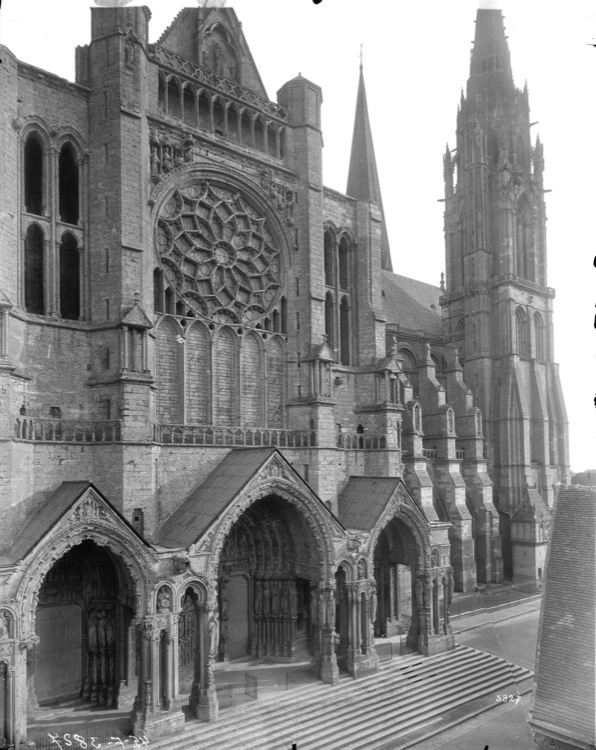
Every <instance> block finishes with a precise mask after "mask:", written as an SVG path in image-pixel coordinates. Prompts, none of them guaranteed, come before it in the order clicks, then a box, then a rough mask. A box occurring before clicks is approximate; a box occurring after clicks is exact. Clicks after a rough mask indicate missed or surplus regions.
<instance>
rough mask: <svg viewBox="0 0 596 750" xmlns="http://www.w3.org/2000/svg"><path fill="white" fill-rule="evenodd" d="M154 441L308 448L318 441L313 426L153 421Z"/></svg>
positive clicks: (185, 443)
mask: <svg viewBox="0 0 596 750" xmlns="http://www.w3.org/2000/svg"><path fill="white" fill-rule="evenodd" d="M153 440H154V441H155V442H156V443H175V444H179V445H237V446H247V447H254V446H269V445H275V446H279V447H280V448H311V447H314V446H316V445H317V433H316V432H315V431H313V430H277V429H273V428H272V429H267V428H266V427H214V426H212V425H182V424H155V425H153Z"/></svg>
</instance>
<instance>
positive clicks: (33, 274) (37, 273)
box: [25, 224, 45, 315]
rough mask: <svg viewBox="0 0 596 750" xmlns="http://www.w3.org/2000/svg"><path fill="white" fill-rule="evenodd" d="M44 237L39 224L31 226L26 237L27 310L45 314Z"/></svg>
mask: <svg viewBox="0 0 596 750" xmlns="http://www.w3.org/2000/svg"><path fill="white" fill-rule="evenodd" d="M44 286H45V284H44V235H43V231H42V229H41V227H40V226H39V224H31V225H30V226H29V228H28V229H27V234H26V235H25V308H26V309H27V312H30V313H35V314H36V315H43V314H44V311H45V310H44Z"/></svg>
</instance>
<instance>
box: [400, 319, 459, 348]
mask: <svg viewBox="0 0 596 750" xmlns="http://www.w3.org/2000/svg"><path fill="white" fill-rule="evenodd" d="M387 333H392V334H394V335H395V334H396V333H401V334H404V335H406V336H415V337H416V338H424V339H427V341H434V342H435V343H437V344H446V343H448V342H449V341H451V336H450V335H448V334H443V333H442V334H436V333H428V331H425V330H423V329H422V328H416V329H414V328H406V327H405V326H402V325H400V324H399V323H388V324H387Z"/></svg>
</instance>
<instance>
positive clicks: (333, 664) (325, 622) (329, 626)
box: [319, 583, 339, 685]
mask: <svg viewBox="0 0 596 750" xmlns="http://www.w3.org/2000/svg"><path fill="white" fill-rule="evenodd" d="M319 634H320V635H319V637H320V641H321V653H320V657H319V675H320V677H321V680H323V682H326V683H328V684H329V685H336V684H337V682H338V681H339V668H338V666H337V657H336V656H335V639H336V633H335V583H321V584H320V586H319Z"/></svg>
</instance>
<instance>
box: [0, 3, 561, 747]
mask: <svg viewBox="0 0 596 750" xmlns="http://www.w3.org/2000/svg"><path fill="white" fill-rule="evenodd" d="M483 13H485V12H483V11H480V14H481V16H480V17H479V18H480V20H483V19H484V21H486V22H487V23H488V21H487V18H488V20H490V21H491V23H489V24H488V26H487V23H484V21H483V23H480V24H479V25H477V34H482V33H486V34H489V36H490V34H492V35H493V36H494V37H495V39H497V41H498V40H499V39H500V36H499V35H500V34H502V30H499V29H498V28H493V27H492V26H491V24H492V20H494V18H496V16H493V15H491V16H490V17H486V16H483V15H482V14H483ZM491 13H493V12H491ZM494 13H497V12H496V11H495V12H494ZM91 14H92V33H91V42H90V44H89V45H86V46H84V47H79V48H77V51H76V62H77V66H76V70H77V72H76V82H74V83H70V82H67V81H65V80H63V79H59V78H57V77H55V76H53V75H51V74H49V73H45V72H43V71H39V70H37V69H35V68H32V67H31V66H29V65H27V64H26V63H24V62H21V61H18V60H16V59H15V57H14V56H13V55H12V54H11V52H10V51H9V50H7V49H3V51H2V59H3V64H2V66H0V76H2V84H1V86H0V92H1V93H0V96H1V97H2V105H3V112H4V113H5V117H4V119H3V121H2V124H1V125H0V142H1V143H2V153H3V156H4V179H3V181H2V186H1V188H0V210H2V215H3V216H4V230H3V239H2V247H1V254H2V255H1V257H2V263H0V393H1V394H2V398H1V400H0V403H1V408H2V411H1V415H0V438H1V439H0V451H1V455H0V467H1V468H0V503H1V507H2V520H3V523H2V525H1V526H0V555H1V556H0V607H2V609H1V611H0V618H1V619H0V640H1V641H2V645H0V669H1V670H3V672H2V676H3V678H4V683H3V684H5V685H7V686H8V687H7V689H6V690H5V691H4V693H3V698H2V700H3V703H2V705H0V715H1V716H2V717H3V718H2V721H3V724H2V726H1V727H0V737H1V736H4V737H5V738H7V739H8V740H9V742H18V741H20V740H21V739H23V738H25V737H26V732H27V727H26V714H27V710H29V711H34V710H35V708H36V706H38V704H39V701H40V700H41V702H42V703H43V701H44V700H47V699H48V695H47V689H46V686H47V679H48V675H49V674H50V673H51V672H52V670H56V669H58V670H59V672H60V675H61V681H60V686H61V687H60V688H57V690H58V691H59V692H60V695H56V696H55V697H67V696H69V695H70V694H72V693H73V692H78V693H80V694H81V695H82V696H83V697H84V698H86V699H89V700H91V701H94V702H97V703H99V704H104V705H113V706H119V707H125V706H126V705H127V704H126V701H127V700H128V698H130V699H131V701H132V699H133V698H134V705H133V706H132V715H133V717H134V726H135V729H137V730H139V731H140V730H143V731H146V732H147V733H148V735H151V736H152V737H158V736H160V735H162V734H167V733H171V732H176V731H177V730H178V729H179V728H180V725H181V723H182V722H183V720H184V715H183V713H182V708H181V707H182V702H183V699H186V700H187V701H188V704H189V706H190V708H191V710H192V711H193V712H194V713H195V715H196V716H197V717H199V718H202V719H206V720H209V719H213V718H215V717H216V716H217V712H218V703H217V696H216V689H215V682H214V664H215V662H216V661H218V660H224V661H226V660H228V659H229V658H235V657H237V656H242V655H246V654H252V655H255V656H258V657H264V656H267V657H268V658H277V659H282V660H290V661H291V660H292V659H293V658H295V656H296V654H297V653H298V652H299V650H300V648H306V649H307V650H308V652H309V653H310V655H311V656H312V659H313V668H314V669H315V670H316V672H317V673H318V674H319V676H320V677H321V679H323V680H324V681H326V682H330V683H335V682H336V681H337V679H338V674H339V670H340V669H343V670H346V671H347V672H349V673H350V674H352V675H358V674H362V673H364V672H367V671H373V670H375V669H376V668H377V667H378V657H377V655H376V652H375V646H374V637H375V635H377V636H378V635H388V634H393V635H395V634H402V635H403V636H404V639H406V640H407V642H408V643H409V644H410V645H411V646H414V647H415V648H417V649H418V650H419V651H420V652H421V653H424V654H431V653H437V652H439V651H441V650H445V649H450V648H452V647H453V636H452V635H451V629H450V625H449V606H450V602H451V597H452V593H453V591H454V590H457V591H470V590H473V589H474V587H475V586H476V585H477V583H492V582H499V581H501V580H502V578H503V555H504V556H505V560H511V559H513V561H514V563H513V565H514V567H513V571H512V572H513V575H514V576H516V575H520V576H523V577H530V578H532V577H539V573H538V569H539V568H540V567H541V566H540V565H539V564H538V563H536V560H539V561H540V560H541V559H542V557H541V555H543V550H544V543H545V542H544V537H543V536H540V534H539V533H537V532H536V529H539V528H540V524H541V523H542V524H543V525H544V521H545V518H546V517H547V516H548V515H549V513H550V511H549V509H548V505H549V503H550V502H551V501H552V496H553V484H554V483H555V482H556V481H557V480H558V479H560V478H561V477H562V476H563V474H564V473H565V471H566V463H567V460H566V437H565V414H564V407H563V402H562V398H561V394H560V388H559V386H558V379H557V370H556V365H555V364H554V363H553V360H552V343H551V334H550V330H551V318H552V297H553V293H552V290H551V289H550V288H548V287H546V286H545V285H546V276H545V274H546V271H545V251H544V202H543V197H542V191H541V184H542V183H541V169H542V167H541V164H542V161H541V159H542V157H541V154H542V151H541V146H539V145H537V146H536V148H535V149H534V150H533V151H531V150H530V146H529V145H528V143H527V134H528V133H529V129H528V124H527V120H528V117H527V98H526V99H524V97H523V96H522V95H521V94H519V92H515V91H514V90H513V89H511V92H510V93H511V96H512V97H513V98H512V99H511V101H514V102H515V104H512V105H511V106H512V107H513V109H512V110H511V111H509V110H507V112H506V116H505V115H503V116H502V117H501V119H500V121H499V122H500V125H499V127H502V128H503V132H502V133H501V132H500V131H499V133H495V134H494V137H495V138H496V139H497V142H498V143H500V142H501V141H503V143H505V142H507V143H509V140H507V139H508V138H509V135H508V134H509V131H510V130H511V131H512V132H513V130H512V129H516V128H517V130H516V133H517V131H519V133H520V135H519V139H518V140H517V141H515V143H518V142H519V143H521V144H523V149H522V150H523V154H522V151H521V150H519V149H521V148H522V147H521V146H519V148H518V146H512V147H511V148H512V149H513V151H508V150H507V148H509V147H506V146H505V145H503V147H502V149H501V150H500V151H499V154H500V155H499V157H498V160H497V161H496V162H495V163H494V164H493V163H492V162H489V155H490V154H494V153H496V151H495V149H494V147H492V146H491V148H492V149H493V150H491V151H489V150H488V149H489V140H490V137H492V136H491V133H492V131H490V132H489V126H490V127H493V126H491V125H490V123H487V120H486V111H485V110H482V107H483V106H485V105H483V104H482V102H483V99H482V96H483V94H482V91H483V85H484V83H483V81H484V80H485V79H486V81H488V83H487V86H488V88H489V89H490V90H491V91H492V88H491V86H492V83H491V82H490V81H492V79H490V80H489V78H487V76H489V77H490V75H492V74H488V73H487V72H486V71H485V72H482V73H480V72H479V71H482V70H483V68H482V65H484V64H485V63H484V62H482V61H480V62H479V61H478V60H476V59H475V58H473V63H472V75H471V78H470V84H469V93H468V98H469V99H470V101H473V102H474V104H469V103H468V102H467V100H466V101H465V102H464V104H465V106H464V107H463V109H462V110H461V111H460V115H459V118H460V120H459V121H458V123H459V124H458V151H457V153H458V156H457V157H456V161H457V164H458V175H460V177H461V179H462V181H463V175H464V174H469V175H471V177H470V178H469V180H467V181H466V182H465V186H464V185H463V184H462V185H460V184H459V182H458V186H454V184H453V179H452V174H453V167H454V162H453V158H452V157H451V156H450V155H449V156H448V157H446V184H447V193H446V238H447V259H448V274H447V287H446V288H445V287H444V286H442V287H441V288H436V287H431V286H430V285H424V284H421V283H420V282H414V281H413V280H411V279H404V278H403V277H399V276H397V275H395V274H393V273H392V271H391V266H390V256H389V254H388V253H389V248H388V241H387V236H386V233H385V232H384V223H383V211H382V203H381V200H380V190H379V184H378V176H377V174H376V164H375V161H374V150H373V149H372V136H371V129H370V123H369V121H368V113H367V109H366V97H365V92H364V80H363V78H362V75H361V81H360V90H359V95H358V102H357V111H356V125H355V130H354V146H353V152H352V159H351V167H350V179H349V186H350V187H349V192H350V195H343V194H340V193H338V192H336V191H333V190H329V189H327V188H325V186H324V185H323V183H322V133H321V102H322V95H321V90H320V88H319V87H318V86H316V85H315V84H314V83H312V82H310V81H308V80H306V79H304V78H302V77H301V76H299V77H297V78H295V79H293V80H291V81H289V82H287V83H286V84H285V85H284V86H283V87H282V88H281V89H280V91H279V92H278V96H277V103H274V102H271V101H269V99H268V98H267V96H266V92H265V91H264V89H263V86H262V83H261V80H260V77H259V74H258V71H257V70H256V68H255V66H254V63H253V60H252V56H251V54H250V51H249V49H248V46H247V43H246V40H245V38H244V36H243V33H242V30H241V26H240V24H239V22H238V20H237V18H236V15H235V13H234V11H233V10H231V9H224V8H195V9H187V10H183V11H181V13H180V14H179V15H178V16H177V17H176V19H175V20H174V22H173V23H172V25H171V26H170V28H169V29H168V30H167V31H166V32H165V33H164V34H163V35H162V37H161V39H160V40H159V41H158V42H157V43H156V44H153V45H150V44H149V43H148V24H149V18H150V13H149V11H148V10H147V9H146V8H93V9H92V11H91ZM499 18H500V14H499ZM479 29H480V31H479ZM482 29H484V32H483V31H482ZM487 29H488V31H487ZM503 44H504V42H503ZM483 45H484V41H483V39H482V38H480V39H479V40H478V41H477V45H476V48H477V49H479V50H482V48H483ZM476 55H477V57H478V55H480V52H477V53H476ZM482 60H484V58H482ZM507 65H508V63H507ZM507 70H508V68H507ZM481 75H484V76H485V79H481V78H480V77H479V76H481ZM495 75H496V73H495ZM489 84H490V85H489ZM477 90H478V91H479V92H480V94H478V96H479V97H480V98H478V97H477V96H476V91H477ZM518 94H519V96H518ZM520 97H521V98H520ZM507 101H508V102H509V101H510V99H507ZM494 127H496V125H495V126H494ZM507 128H509V130H507ZM524 128H525V129H524ZM506 136H507V137H506ZM499 139H501V141H500V140H499ZM520 139H521V140H520ZM491 143H492V141H491ZM474 144H476V145H474ZM469 149H472V151H470V150H469ZM473 149H476V151H477V153H476V152H475V151H473ZM515 149H518V150H517V151H515ZM474 154H475V156H474ZM515 154H517V157H515ZM476 157H478V158H476ZM490 158H492V157H490ZM523 159H525V161H523ZM466 160H467V161H466ZM520 160H521V161H520ZM478 164H480V166H477V165H478ZM473 165H476V166H473ZM530 165H532V166H530ZM474 170H476V171H477V172H478V174H477V175H476V172H475V171H474ZM489 170H492V171H490V173H489ZM524 195H525V196H526V197H523V196H524ZM474 201H476V202H477V203H478V205H480V204H481V205H482V211H477V212H476V214H475V215H476V216H477V217H479V218H478V221H480V222H481V223H482V222H484V223H482V227H483V230H482V231H483V233H484V234H483V235H482V236H483V238H484V239H483V240H482V241H480V240H478V235H474V236H473V237H472V238H471V236H469V233H468V234H466V233H465V232H464V230H463V229H461V227H464V226H465V227H469V226H470V225H469V217H468V214H470V212H471V211H472V208H471V207H472V206H473V203H474ZM499 201H504V203H503V206H501V203H499ZM520 201H521V202H522V203H523V205H521V204H520ZM524 201H525V202H524ZM499 212H500V213H499ZM520 217H521V218H520ZM524 217H525V218H524ZM516 221H517V224H516ZM524 222H525V223H524ZM479 226H480V225H479ZM458 227H459V229H458ZM515 227H518V228H517V229H516V228H515ZM457 232H459V233H460V234H459V235H457ZM507 232H510V233H512V234H511V237H510V236H509V234H507ZM516 232H517V234H516ZM456 235H457V237H459V238H460V239H459V240H457V239H454V238H455V237H456ZM489 237H490V238H491V240H490V242H489V241H488V238H489ZM512 237H516V238H517V239H512ZM515 242H518V243H521V245H519V244H518V246H516V245H515ZM458 243H459V244H458ZM491 243H492V244H491ZM515 247H523V248H524V250H523V252H524V253H525V255H524V258H525V260H523V262H522V261H519V262H520V263H521V266H520V269H521V270H520V271H516V270H515V269H514V267H513V266H512V265H511V264H512V263H514V258H515V257H517V256H515V253H516V252H517V253H518V256H519V253H520V252H521V251H519V249H518V250H515ZM496 248H509V250H508V251H507V252H505V250H503V253H501V255H499V258H500V260H499V263H501V265H500V266H498V267H497V266H496V265H495V263H496V261H493V262H492V266H491V264H490V263H489V262H488V261H487V258H491V257H496V255H497V250H496ZM458 253H459V254H458ZM507 253H509V255H507ZM462 254H463V255H462ZM464 256H465V260H462V258H464ZM501 256H502V257H501ZM507 258H509V260H507ZM515 262H517V261H515ZM524 263H525V265H524ZM470 264H471V266H470ZM507 264H509V265H507ZM470 268H475V269H476V270H474V271H470V270H469V269H470ZM462 269H468V270H462ZM530 269H532V270H531V271H530ZM470 273H471V274H472V275H471V276H467V275H466V274H470ZM462 274H463V275H462ZM421 300H422V302H421ZM441 306H442V312H441V309H440V308H441ZM520 310H521V312H519V311H520ZM516 316H517V317H516ZM520 316H522V317H523V320H522V317H520ZM532 316H533V317H532ZM518 318H519V320H520V323H519V326H518V329H519V331H521V332H522V333H521V334H519V335H522V334H523V336H526V337H527V338H526V339H524V341H526V344H524V346H525V347H526V348H525V349H524V350H523V352H522V351H521V350H520V349H519V347H520V346H521V344H520V343H519V341H518V339H516V338H515V336H516V334H515V331H516V330H517V329H515V321H517V320H518ZM476 320H477V321H479V322H478V324H477V325H478V328H475V326H476V323H475V322H473V321H476ZM462 321H463V322H462ZM530 322H532V325H530ZM520 326H521V327H520ZM532 326H533V327H532ZM479 331H482V332H483V333H479ZM479 336H480V338H478V337H479ZM478 342H480V343H478ZM538 448H540V450H538ZM527 486H528V487H529V488H530V490H529V491H530V493H531V494H530V495H528V494H527V492H528V490H527ZM524 492H525V493H526V495H524ZM535 495H537V497H535ZM524 497H527V503H526V505H524V504H523V503H522V500H523V498H524ZM516 510H518V511H519V512H517V514H515V511H516ZM516 545H517V547H516ZM524 545H525V546H526V547H528V548H529V549H531V550H532V561H533V562H532V564H531V565H526V564H525V563H524V564H523V565H522V564H521V563H520V565H519V566H518V567H517V568H516V564H515V559H516V554H518V553H516V552H515V549H518V550H519V549H521V547H522V546H524ZM512 550H514V551H513V552H512ZM77 571H78V574H77ZM528 571H530V572H528ZM508 572H509V573H510V574H511V569H509V571H508ZM77 575H78V579H79V580H77ZM58 631H60V632H64V633H67V634H71V636H72V637H70V636H69V638H67V640H66V641H65V643H68V644H70V645H69V648H72V649H74V651H73V654H72V655H71V656H72V658H71V659H65V660H64V664H58V662H57V660H56V659H57V657H56V654H55V652H54V651H52V649H51V648H50V646H49V644H50V641H51V640H52V634H53V633H54V634H55V633H57V632H58ZM81 634H82V635H81ZM73 644H74V645H73ZM75 651H76V654H79V656H80V658H79V657H78V656H76V654H75ZM65 664H66V666H64V665H65ZM77 665H78V666H77ZM185 696H186V698H184V697H185Z"/></svg>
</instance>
